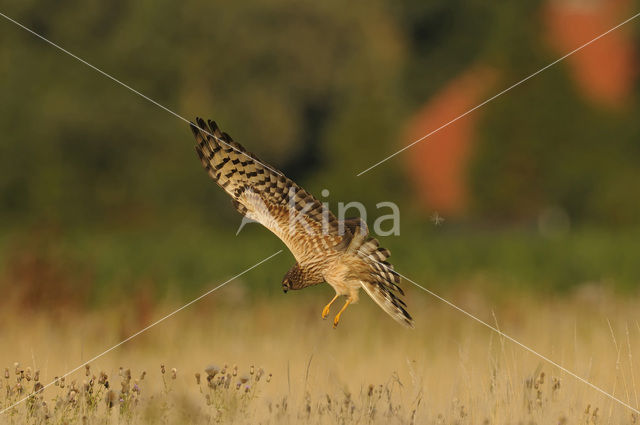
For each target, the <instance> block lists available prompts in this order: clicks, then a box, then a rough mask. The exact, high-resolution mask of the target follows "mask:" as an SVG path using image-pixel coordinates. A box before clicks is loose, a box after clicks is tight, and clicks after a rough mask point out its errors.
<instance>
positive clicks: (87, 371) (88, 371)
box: [84, 364, 91, 376]
mask: <svg viewBox="0 0 640 425" xmlns="http://www.w3.org/2000/svg"><path fill="white" fill-rule="evenodd" d="M89 375H91V366H89V365H88V364H86V365H84V376H89Z"/></svg>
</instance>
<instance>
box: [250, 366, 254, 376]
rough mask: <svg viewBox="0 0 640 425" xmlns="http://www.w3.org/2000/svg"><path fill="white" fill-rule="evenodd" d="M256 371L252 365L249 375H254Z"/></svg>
mask: <svg viewBox="0 0 640 425" xmlns="http://www.w3.org/2000/svg"><path fill="white" fill-rule="evenodd" d="M253 372H254V369H253V365H251V367H249V375H253Z"/></svg>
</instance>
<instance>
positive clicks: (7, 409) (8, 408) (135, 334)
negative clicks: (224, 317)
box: [0, 250, 282, 415]
mask: <svg viewBox="0 0 640 425" xmlns="http://www.w3.org/2000/svg"><path fill="white" fill-rule="evenodd" d="M281 252H282V250H279V251H278V252H275V253H273V254H271V255H270V256H268V257H267V258H264V259H262V260H260V261H258V262H257V263H255V264H254V265H253V266H251V267H249V268H248V269H245V270H244V271H242V272H240V273H238V274H237V275H235V276H233V277H232V278H230V279H228V280H226V281H225V282H223V283H221V284H220V285H218V286H216V287H215V288H213V289H210V290H208V291H207V292H205V293H204V294H202V295H200V296H199V297H198V298H195V299H193V300H191V301H189V302H188V303H187V304H185V305H183V306H182V307H180V308H179V309H177V310H174V311H172V312H171V313H169V314H167V315H166V316H164V317H163V318H162V319H159V320H156V321H155V322H153V323H152V324H150V325H149V326H147V327H145V328H143V329H141V330H139V331H138V332H136V333H134V334H133V335H131V336H129V337H128V338H126V339H124V340H122V341H120V342H119V343H117V344H116V345H114V346H113V347H111V348H108V349H106V350H105V351H103V352H102V353H100V354H98V355H97V356H94V357H92V358H91V359H89V360H87V361H86V362H84V363H82V364H81V365H79V366H77V367H75V368H74V369H71V370H70V371H68V372H67V373H65V374H64V375H62V376H60V377H58V378H57V379H55V380H53V381H51V382H49V383H48V384H47V385H45V386H44V387H42V388H41V389H39V390H38V391H36V392H34V393H32V394H29V395H28V396H26V397H24V398H22V399H20V400H18V401H16V402H15V403H13V404H12V405H10V406H9V407H6V408H5V409H3V410H1V411H0V415H1V414H3V413H5V412H7V411H9V410H11V409H13V408H14V407H16V406H17V405H18V404H20V403H22V402H24V401H26V400H28V399H29V398H30V397H33V395H34V394H37V393H39V392H42V391H44V390H45V389H47V388H48V387H50V386H51V385H53V384H55V383H56V382H58V381H59V380H60V379H62V378H65V377H67V376H69V375H71V374H72V373H74V372H76V371H78V370H79V369H82V368H83V367H85V366H86V365H88V364H89V363H91V362H93V361H95V360H97V359H99V358H100V357H102V356H104V355H105V354H107V353H109V352H111V351H113V350H115V349H116V348H118V347H120V346H121V345H122V344H124V343H126V342H128V341H131V340H132V339H133V338H135V337H137V336H138V335H140V334H141V333H143V332H146V331H148V330H149V329H151V328H152V327H154V326H155V325H157V324H159V323H161V322H163V321H165V320H166V319H168V318H169V317H172V316H174V315H175V314H176V313H179V312H180V311H182V310H184V309H185V308H187V307H189V306H190V305H191V304H193V303H196V302H198V301H200V300H201V299H202V298H204V297H206V296H207V295H209V294H211V293H212V292H214V291H217V290H218V289H220V288H222V287H223V286H225V285H226V284H227V283H229V282H231V281H233V280H235V279H237V278H239V277H240V276H242V275H243V274H245V273H247V272H248V271H250V270H253V269H255V268H256V267H258V266H259V265H261V264H263V263H265V262H267V261H269V260H270V259H272V258H273V257H275V256H276V255H278V254H280V253H281Z"/></svg>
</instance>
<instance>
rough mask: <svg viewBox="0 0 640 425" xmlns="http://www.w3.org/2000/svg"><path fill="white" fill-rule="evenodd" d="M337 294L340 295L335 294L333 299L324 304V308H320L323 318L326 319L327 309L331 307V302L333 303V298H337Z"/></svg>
mask: <svg viewBox="0 0 640 425" xmlns="http://www.w3.org/2000/svg"><path fill="white" fill-rule="evenodd" d="M339 296H340V295H338V294H336V296H335V297H333V299H332V300H331V301H330V302H329V304H327V305H326V306H324V309H323V310H322V318H323V319H326V318H327V316H328V315H329V309H330V308H331V304H333V302H334V301H335V300H337V299H338V297H339Z"/></svg>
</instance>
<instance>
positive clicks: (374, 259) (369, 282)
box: [356, 238, 413, 328]
mask: <svg viewBox="0 0 640 425" xmlns="http://www.w3.org/2000/svg"><path fill="white" fill-rule="evenodd" d="M356 254H357V255H358V256H359V257H360V258H362V259H363V260H364V261H365V263H367V265H368V266H369V268H370V276H369V279H364V280H361V281H360V283H361V284H362V287H363V288H364V290H365V291H366V292H367V294H369V296H370V297H371V298H373V300H374V301H375V302H376V303H377V304H378V305H379V306H380V307H381V308H382V309H383V310H384V311H385V312H386V313H387V314H389V315H390V316H391V317H392V318H393V319H395V320H396V321H397V322H399V323H401V324H402V325H404V326H407V327H410V328H413V318H412V317H411V315H410V314H409V313H408V312H407V310H406V307H407V305H406V304H405V303H404V301H402V299H400V297H399V296H398V295H396V292H397V293H399V294H400V295H404V292H403V291H402V288H400V286H399V284H400V275H399V274H398V273H397V272H396V271H395V270H393V265H392V264H390V263H389V262H387V258H389V256H390V255H391V252H390V251H389V250H388V249H386V248H382V247H380V244H379V243H378V241H377V240H376V239H375V238H369V239H367V240H365V241H364V242H363V243H362V244H361V245H360V246H359V247H358V248H357V251H356Z"/></svg>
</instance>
